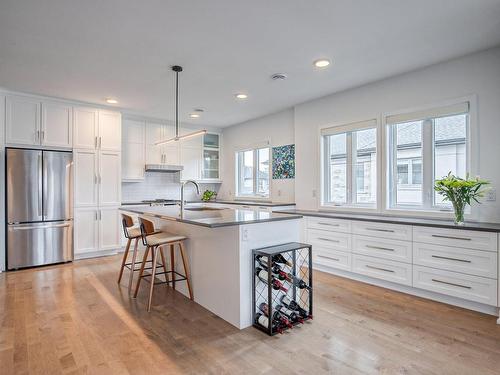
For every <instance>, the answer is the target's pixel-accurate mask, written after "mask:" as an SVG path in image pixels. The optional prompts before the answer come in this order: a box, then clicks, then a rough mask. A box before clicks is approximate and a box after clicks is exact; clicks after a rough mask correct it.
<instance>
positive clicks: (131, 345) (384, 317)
mask: <svg viewBox="0 0 500 375" xmlns="http://www.w3.org/2000/svg"><path fill="white" fill-rule="evenodd" d="M119 265H120V256H113V257H108V258H99V259H89V260H83V261H76V262H74V263H72V264H66V265H57V266H50V267H44V268H35V269H30V270H23V271H17V272H9V273H3V274H0V365H1V368H0V372H1V373H2V375H3V374H8V375H10V374H51V375H52V374H75V375H76V374H106V375H109V374H133V375H138V374H197V375H198V374H273V375H276V374H432V375H434V374H439V375H441V374H453V375H455V374H481V375H482V374H486V375H490V374H491V375H494V374H497V375H498V373H499V369H500V327H499V326H497V325H496V324H495V317H492V316H488V315H484V314H480V313H477V312H473V311H468V310H464V309H461V308H457V307H453V306H449V305H445V304H441V303H437V302H433V301H429V300H425V299H423V298H418V297H414V296H409V295H406V294H403V293H398V292H394V291H390V290H387V289H383V288H379V287H375V286H371V285H368V284H363V283H359V282H356V281H352V280H348V279H344V278H341V277H336V276H332V275H328V274H325V273H321V272H315V275H314V277H315V314H314V315H315V316H314V320H313V321H312V322H309V323H307V324H304V325H303V326H301V327H297V328H294V329H293V330H291V331H290V332H287V333H286V334H283V335H278V336H275V337H268V336H267V335H265V334H263V333H262V332H260V331H257V330H255V329H253V328H248V329H245V330H242V331H240V330H238V329H236V328H234V327H232V326H231V325H230V324H228V323H226V322H224V321H223V320H222V319H220V318H218V317H216V316H215V315H214V314H212V313H211V312H209V311H207V310H205V309H204V308H202V307H201V306H199V305H197V304H195V303H192V302H191V301H189V299H188V298H186V297H184V296H183V295H181V294H179V293H177V292H175V291H173V290H172V289H171V288H168V287H167V286H166V285H161V286H159V287H158V288H155V291H154V301H153V308H152V312H151V313H147V311H146V303H147V290H146V289H147V287H148V284H147V283H144V284H145V285H141V289H140V290H139V295H138V298H137V299H132V298H130V297H129V295H128V291H127V285H126V284H127V283H126V282H122V285H118V284H117V283H116V278H117V274H118V271H119ZM125 272H126V273H125V274H124V278H123V280H125V281H126V280H127V279H128V274H127V272H128V271H125Z"/></svg>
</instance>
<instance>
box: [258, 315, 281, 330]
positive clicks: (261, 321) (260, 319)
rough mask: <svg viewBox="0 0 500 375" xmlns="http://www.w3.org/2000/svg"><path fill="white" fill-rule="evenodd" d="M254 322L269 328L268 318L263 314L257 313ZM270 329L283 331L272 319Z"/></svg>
mask: <svg viewBox="0 0 500 375" xmlns="http://www.w3.org/2000/svg"><path fill="white" fill-rule="evenodd" d="M255 322H256V323H257V324H259V325H261V326H262V327H264V328H266V329H269V318H268V317H267V316H265V315H264V314H260V313H257V314H256V315H255ZM272 330H273V331H275V332H278V333H283V328H282V327H281V326H280V325H279V324H278V323H276V322H274V321H273V327H272Z"/></svg>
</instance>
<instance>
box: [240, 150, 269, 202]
mask: <svg viewBox="0 0 500 375" xmlns="http://www.w3.org/2000/svg"><path fill="white" fill-rule="evenodd" d="M269 153H270V150H269V147H264V148H257V149H253V150H245V151H239V152H237V153H236V176H237V196H238V197H263V198H267V197H269V181H270V173H269V171H270V156H269Z"/></svg>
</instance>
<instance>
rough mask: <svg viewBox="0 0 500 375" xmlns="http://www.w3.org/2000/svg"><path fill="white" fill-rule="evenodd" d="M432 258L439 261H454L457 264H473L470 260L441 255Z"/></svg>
mask: <svg viewBox="0 0 500 375" xmlns="http://www.w3.org/2000/svg"><path fill="white" fill-rule="evenodd" d="M432 257H433V258H437V259H446V260H454V261H455V262H463V263H472V262H471V261H470V260H467V259H459V258H449V257H442V256H440V255H432Z"/></svg>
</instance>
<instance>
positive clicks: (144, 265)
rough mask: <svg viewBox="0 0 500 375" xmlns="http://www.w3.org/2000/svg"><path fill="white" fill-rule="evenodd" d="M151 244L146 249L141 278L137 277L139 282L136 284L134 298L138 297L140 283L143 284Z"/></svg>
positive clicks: (140, 273) (140, 272)
mask: <svg viewBox="0 0 500 375" xmlns="http://www.w3.org/2000/svg"><path fill="white" fill-rule="evenodd" d="M149 249H150V246H146V250H145V251H144V256H143V257H142V263H141V269H140V271H139V278H138V279H137V284H135V292H134V298H137V292H139V285H141V280H142V275H143V274H144V268H145V267H146V261H147V259H148V254H149Z"/></svg>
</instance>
